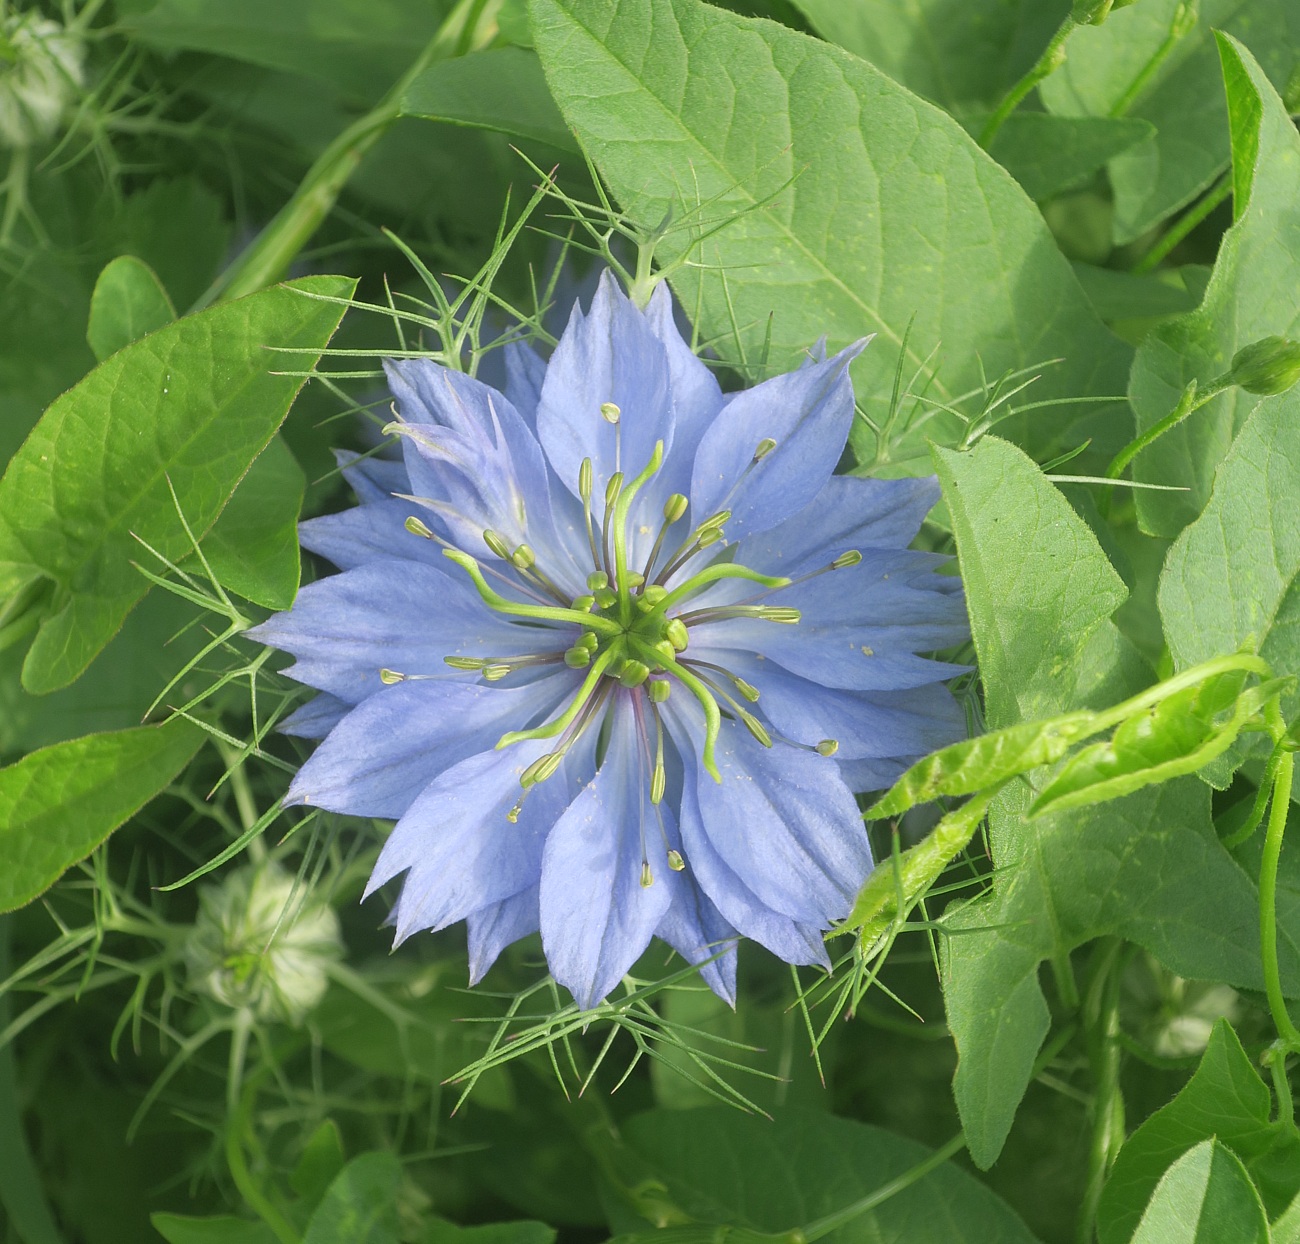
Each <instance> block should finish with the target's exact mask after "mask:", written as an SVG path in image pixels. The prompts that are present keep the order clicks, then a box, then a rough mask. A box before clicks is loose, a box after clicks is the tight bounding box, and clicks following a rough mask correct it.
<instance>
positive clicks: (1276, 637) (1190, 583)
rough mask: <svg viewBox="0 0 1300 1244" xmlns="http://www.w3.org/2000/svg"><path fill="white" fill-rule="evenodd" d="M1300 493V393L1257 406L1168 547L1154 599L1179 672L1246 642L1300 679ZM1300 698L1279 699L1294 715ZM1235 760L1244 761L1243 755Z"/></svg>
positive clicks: (1279, 669) (1274, 665) (1281, 671)
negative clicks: (1197, 510) (1207, 493)
mask: <svg viewBox="0 0 1300 1244" xmlns="http://www.w3.org/2000/svg"><path fill="white" fill-rule="evenodd" d="M1203 413H1205V412H1204V411H1198V412H1197V415H1200V414H1203ZM1195 417H1196V416H1193V418H1195ZM1297 497H1300V391H1297V390H1294V389H1293V390H1292V391H1291V392H1289V393H1283V394H1280V395H1279V396H1277V397H1270V398H1265V399H1264V401H1262V402H1261V403H1260V404H1259V405H1258V406H1257V407H1256V408H1255V410H1254V412H1253V413H1252V414H1251V416H1250V418H1249V419H1248V420H1247V422H1246V425H1245V426H1244V427H1243V428H1242V430H1241V432H1240V434H1239V435H1238V436H1237V439H1236V441H1235V442H1234V443H1233V445H1232V449H1231V450H1230V451H1229V453H1228V456H1227V458H1225V459H1224V461H1223V464H1222V465H1221V466H1220V467H1219V470H1218V472H1217V474H1216V475H1215V480H1214V492H1213V494H1212V495H1211V497H1210V502H1209V504H1208V505H1207V506H1206V507H1205V512H1204V513H1203V514H1202V515H1201V516H1200V518H1198V519H1197V520H1196V521H1195V522H1194V523H1192V524H1191V525H1190V526H1188V527H1186V528H1185V529H1184V530H1183V533H1182V535H1180V536H1179V537H1178V539H1177V540H1176V541H1175V542H1174V545H1173V547H1172V548H1171V549H1170V550H1169V555H1168V557H1167V558H1166V560H1165V567H1164V570H1163V572H1162V573H1161V576H1160V590H1159V598H1158V599H1159V605H1160V617H1161V620H1162V622H1163V623H1164V628H1165V637H1166V640H1167V641H1168V644H1169V651H1170V654H1171V655H1172V656H1173V659H1174V666H1175V668H1177V669H1183V668H1185V667H1186V666H1189V665H1195V664H1196V663H1197V662H1198V661H1202V660H1205V659H1207V658H1208V657H1211V656H1215V655H1218V654H1220V653H1225V652H1233V651H1235V650H1236V649H1238V648H1240V647H1241V646H1242V644H1244V643H1250V644H1251V645H1252V646H1253V647H1254V648H1255V649H1256V650H1257V651H1258V652H1259V654H1260V655H1261V656H1262V657H1263V658H1264V659H1265V660H1266V661H1267V662H1268V663H1269V665H1271V666H1272V668H1273V671H1274V672H1275V673H1277V674H1280V675H1287V674H1289V675H1300V588H1297V575H1300V524H1298V523H1297V521H1296V498H1297ZM1211 584H1213V590H1207V586H1208V585H1211ZM1298 702H1300V697H1297V694H1296V692H1295V691H1294V690H1293V691H1291V692H1289V693H1288V694H1287V695H1286V696H1285V697H1284V698H1283V711H1284V713H1285V714H1286V715H1287V716H1288V717H1290V716H1293V715H1294V713H1295V711H1296V707H1297V703H1298ZM1231 755H1232V756H1233V757H1234V758H1235V759H1236V760H1238V761H1239V760H1240V758H1241V752H1240V750H1238V751H1234V752H1233V753H1231Z"/></svg>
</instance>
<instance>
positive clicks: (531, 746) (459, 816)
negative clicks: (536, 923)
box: [363, 741, 568, 942]
mask: <svg viewBox="0 0 1300 1244" xmlns="http://www.w3.org/2000/svg"><path fill="white" fill-rule="evenodd" d="M548 745H549V744H548V742H547V741H530V742H525V743H519V744H516V745H514V746H513V747H507V748H503V749H502V750H500V751H490V752H480V753H479V754H478V755H477V756H471V757H469V759H467V760H462V761H461V762H460V763H459V764H458V765H453V766H452V768H450V769H448V770H447V771H446V772H445V773H443V774H441V775H440V776H439V777H438V778H436V779H435V780H434V781H433V783H432V784H431V785H430V786H429V787H428V788H427V789H426V790H425V791H424V793H423V794H421V795H420V797H419V798H418V799H417V800H416V801H415V803H413V804H412V805H411V807H410V809H409V810H408V811H407V813H406V815H405V816H403V817H402V819H401V820H400V821H398V822H397V826H396V828H395V829H394V830H393V832H392V834H390V835H389V838H388V841H387V842H385V843H384V848H383V850H382V851H381V852H380V853H379V859H378V861H377V862H376V863H375V870H374V872H373V874H372V875H371V877H370V882H369V884H368V885H367V886H366V892H365V895H364V896H363V897H368V896H369V895H371V894H373V893H374V892H375V890H377V889H378V888H379V887H380V886H381V885H383V884H384V883H385V882H387V881H391V880H392V879H393V878H394V877H395V876H397V875H398V873H402V872H405V873H406V874H407V875H406V880H405V881H404V882H403V884H402V896H401V900H400V902H399V904H398V907H397V909H396V912H395V915H396V921H395V923H396V926H397V941H399V942H401V941H404V940H405V939H406V938H408V937H410V936H411V934H412V933H415V932H418V931H419V930H421V929H443V928H446V927H447V926H448V925H449V924H455V923H456V921H458V920H463V919H465V917H466V916H468V915H469V914H470V913H471V912H475V911H480V910H481V909H482V908H484V907H486V906H488V905H489V904H491V903H499V902H501V901H503V900H504V899H508V898H510V897H511V896H512V895H514V894H518V893H519V892H520V891H521V890H524V889H527V888H528V886H530V885H532V884H533V883H534V882H536V881H537V878H538V874H539V871H540V869H541V861H542V844H543V843H544V841H545V839H546V835H547V833H548V832H549V830H550V828H551V826H552V825H553V824H554V823H555V818H556V817H557V816H558V815H559V813H560V810H561V808H563V806H564V804H565V803H566V802H567V799H568V790H567V787H566V784H565V783H564V781H563V780H559V781H556V780H555V779H552V780H551V781H550V782H543V783H541V784H540V785H538V786H535V787H533V788H532V789H531V790H530V791H529V793H528V796H527V798H526V799H524V802H523V807H522V809H521V811H520V813H519V818H518V821H517V822H515V823H511V821H510V820H509V819H508V816H507V813H508V812H509V811H510V809H511V808H512V807H513V806H514V805H515V803H516V802H517V801H518V800H519V798H520V796H521V795H522V794H523V791H522V790H521V788H520V786H519V778H520V775H521V774H522V773H523V771H524V769H525V768H526V767H527V766H528V765H529V764H531V763H532V762H533V761H534V760H536V759H537V758H538V757H539V756H542V755H544V754H545V752H546V749H547V746H548ZM557 776H558V775H557Z"/></svg>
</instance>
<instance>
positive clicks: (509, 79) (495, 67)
mask: <svg viewBox="0 0 1300 1244" xmlns="http://www.w3.org/2000/svg"><path fill="white" fill-rule="evenodd" d="M402 112H403V113H404V114H405V115H406V116H408V117H426V118H428V119H429V120H430V121H450V122H452V123H453V124H455V125H472V126H477V127H478V128H480V129H485V130H499V131H500V132H501V133H503V134H514V135H517V136H518V137H520V138H531V139H535V140H536V141H537V142H543V143H548V144H549V145H550V146H552V147H558V148H560V149H561V150H563V151H572V152H574V153H576V152H577V149H578V148H577V144H576V143H575V142H574V138H573V135H572V134H571V133H570V132H569V127H568V126H567V125H565V124H564V118H563V117H562V116H560V110H559V109H558V108H557V107H556V106H555V101H554V100H553V99H552V98H551V93H550V91H548V90H547V89H546V78H545V77H544V76H543V74H542V66H541V62H539V61H538V59H537V55H536V53H534V52H530V51H527V50H526V49H524V48H517V47H504V48H493V49H491V50H489V51H486V52H472V53H470V55H468V56H458V57H455V58H454V59H452V60H444V61H439V62H438V64H436V65H434V66H432V68H429V69H426V70H425V71H424V72H423V73H422V74H421V75H420V76H419V77H418V78H416V80H415V81H414V82H412V83H411V85H410V87H409V88H408V90H407V92H406V94H405V95H404V96H403V98H402Z"/></svg>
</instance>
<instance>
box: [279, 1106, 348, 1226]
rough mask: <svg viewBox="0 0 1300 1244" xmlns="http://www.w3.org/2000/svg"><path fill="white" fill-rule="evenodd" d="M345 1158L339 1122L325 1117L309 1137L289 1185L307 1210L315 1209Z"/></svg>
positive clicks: (340, 1168) (341, 1167)
mask: <svg viewBox="0 0 1300 1244" xmlns="http://www.w3.org/2000/svg"><path fill="white" fill-rule="evenodd" d="M346 1161H347V1158H346V1156H345V1154H344V1152H343V1137H342V1136H341V1135H340V1134H339V1127H338V1124H337V1123H335V1122H334V1120H333V1119H324V1120H322V1122H321V1124H320V1126H319V1127H317V1129H316V1130H315V1131H314V1132H312V1134H311V1135H310V1136H309V1137H308V1138H307V1143H306V1144H305V1145H304V1146H303V1148H302V1157H300V1158H299V1159H298V1165H297V1166H295V1167H294V1168H293V1174H292V1175H291V1176H290V1177H289V1186H290V1187H291V1188H292V1189H293V1190H294V1191H295V1192H296V1193H297V1194H298V1195H299V1196H300V1197H301V1198H302V1200H303V1201H304V1202H305V1203H306V1205H307V1208H308V1209H315V1208H316V1206H317V1205H318V1204H319V1203H320V1200H321V1198H322V1197H323V1196H324V1195H325V1193H326V1191H327V1190H328V1189H329V1186H330V1184H332V1183H333V1182H334V1179H335V1177H336V1176H337V1175H338V1173H339V1172H340V1171H341V1170H342V1169H343V1166H344V1163H345V1162H346Z"/></svg>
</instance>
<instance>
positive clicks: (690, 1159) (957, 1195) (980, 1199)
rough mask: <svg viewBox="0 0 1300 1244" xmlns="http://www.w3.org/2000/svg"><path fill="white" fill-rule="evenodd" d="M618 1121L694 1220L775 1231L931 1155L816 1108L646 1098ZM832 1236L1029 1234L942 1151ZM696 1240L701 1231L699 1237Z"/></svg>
mask: <svg viewBox="0 0 1300 1244" xmlns="http://www.w3.org/2000/svg"><path fill="white" fill-rule="evenodd" d="M620 1130H621V1131H622V1134H623V1137H624V1139H625V1140H626V1142H627V1144H628V1146H629V1147H630V1148H631V1149H633V1150H634V1151H635V1152H636V1153H638V1154H639V1155H641V1156H642V1157H643V1158H645V1159H646V1160H647V1161H648V1162H649V1164H650V1166H651V1167H652V1168H653V1169H654V1171H655V1172H657V1173H658V1175H659V1176H660V1177H661V1178H662V1179H663V1182H664V1184H665V1185H666V1188H667V1195H668V1197H669V1199H670V1200H671V1201H672V1202H674V1203H675V1204H676V1205H678V1206H680V1207H681V1209H682V1210H684V1211H685V1212H686V1213H688V1214H690V1216H691V1217H692V1218H694V1219H696V1220H697V1221H698V1222H700V1223H717V1224H719V1225H722V1224H725V1225H728V1226H732V1227H740V1228H745V1229H748V1230H751V1231H763V1232H776V1231H789V1230H791V1229H792V1228H797V1227H804V1226H808V1225H809V1224H811V1223H812V1222H814V1221H815V1220H816V1219H818V1218H821V1217H823V1216H824V1215H827V1214H830V1213H832V1212H834V1211H836V1210H840V1209H843V1208H845V1207H846V1206H848V1205H851V1204H852V1203H853V1202H854V1201H857V1200H859V1199H861V1198H862V1197H865V1196H867V1195H868V1194H869V1193H871V1192H874V1191H876V1190H877V1189H878V1188H880V1187H881V1186H882V1185H884V1184H886V1183H889V1182H890V1181H891V1180H893V1179H896V1178H898V1177H899V1176H900V1175H903V1174H904V1173H906V1172H907V1171H908V1170H910V1169H911V1168H912V1167H914V1166H917V1165H918V1164H919V1163H921V1162H923V1161H924V1160H925V1159H926V1158H927V1157H929V1156H930V1150H928V1149H926V1148H925V1147H924V1146H923V1145H918V1144H916V1143H915V1142H914V1141H910V1140H907V1139H905V1138H903V1137H902V1136H898V1135H895V1134H893V1133H891V1132H887V1131H885V1130H884V1129H882V1128H878V1127H870V1126H868V1125H867V1124H864V1123H858V1122H856V1121H854V1120H851V1119H844V1118H837V1117H835V1116H833V1115H829V1114H827V1113H825V1112H823V1111H812V1110H780V1111H777V1112H776V1114H775V1116H774V1120H773V1121H771V1122H769V1121H768V1120H767V1119H763V1118H758V1117H756V1116H754V1115H745V1114H741V1113H740V1112H739V1111H737V1110H731V1109H728V1108H726V1107H707V1108H705V1109H701V1110H653V1111H650V1112H648V1113H646V1114H641V1115H636V1116H634V1117H633V1118H632V1119H630V1120H628V1121H627V1123H626V1124H625V1125H623V1126H622V1127H621V1128H620ZM830 1238H832V1239H834V1240H835V1241H836V1244H870V1242H874V1241H878V1240H906V1241H907V1244H965V1242H967V1241H970V1242H971V1244H973V1242H974V1241H977V1240H978V1241H986V1240H997V1241H998V1244H1032V1240H1033V1237H1032V1236H1031V1235H1030V1233H1029V1231H1028V1230H1027V1229H1026V1227H1025V1226H1024V1224H1023V1223H1022V1222H1021V1221H1020V1220H1019V1218H1017V1217H1016V1215H1015V1214H1014V1213H1013V1212H1012V1211H1011V1209H1010V1208H1009V1207H1008V1206H1007V1205H1006V1204H1005V1203H1004V1202H1002V1201H1001V1200H999V1199H998V1197H997V1196H996V1195H995V1194H994V1193H992V1192H990V1191H989V1190H988V1189H987V1188H985V1187H984V1186H983V1185H982V1184H980V1183H979V1182H978V1181H977V1180H975V1179H973V1178H972V1177H971V1176H970V1175H968V1174H967V1173H966V1172H965V1171H964V1170H962V1169H961V1168H960V1167H959V1166H956V1165H954V1164H952V1163H944V1164H943V1165H941V1166H939V1167H938V1168H937V1169H936V1170H934V1171H933V1172H932V1173H930V1174H929V1175H926V1176H925V1177H924V1178H922V1179H920V1180H918V1181H917V1182H916V1183H914V1184H913V1185H912V1186H911V1187H909V1188H907V1189H905V1190H904V1191H902V1192H900V1193H898V1195H896V1196H894V1197H891V1198H890V1199H889V1200H887V1201H885V1202H884V1203H883V1204H881V1205H880V1206H879V1207H877V1208H876V1209H873V1210H869V1211H868V1212H867V1213H865V1214H863V1215H862V1216H861V1217H860V1218H857V1219H855V1220H853V1221H851V1222H849V1223H848V1224H847V1225H845V1226H843V1227H841V1228H839V1230H838V1231H836V1233H835V1234H834V1236H833V1237H830ZM700 1244H703V1242H700Z"/></svg>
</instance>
